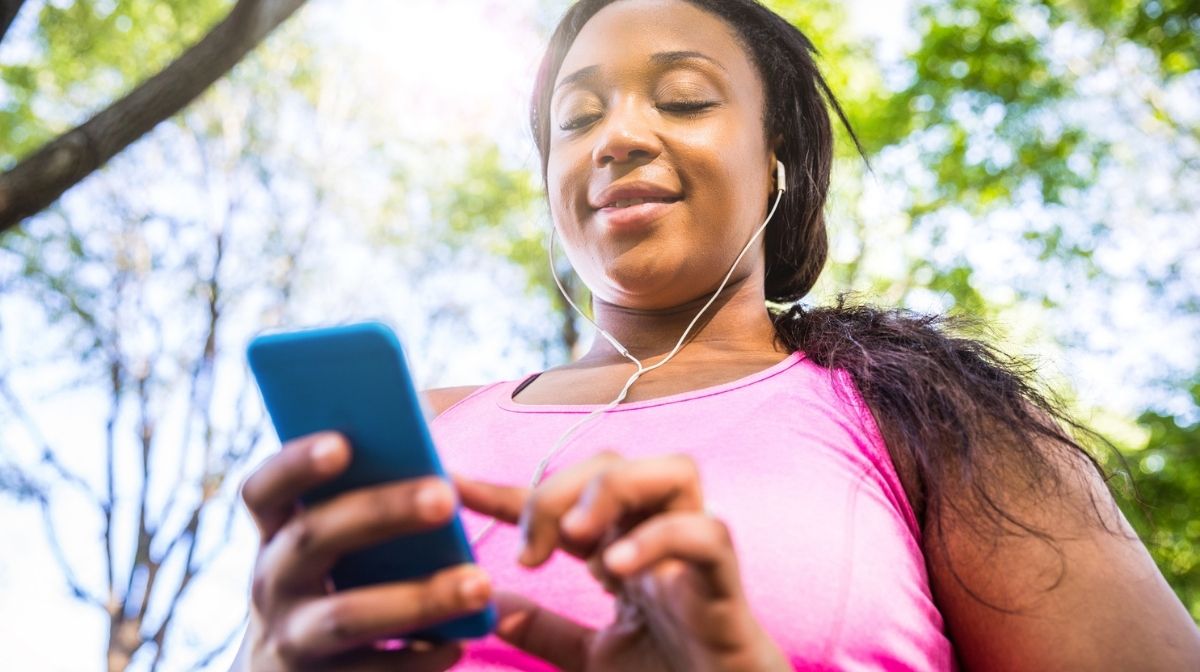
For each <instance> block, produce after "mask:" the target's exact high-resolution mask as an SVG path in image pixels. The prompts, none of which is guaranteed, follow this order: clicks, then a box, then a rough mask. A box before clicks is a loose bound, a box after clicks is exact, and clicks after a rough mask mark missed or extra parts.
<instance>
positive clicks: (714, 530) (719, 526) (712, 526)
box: [708, 518, 733, 546]
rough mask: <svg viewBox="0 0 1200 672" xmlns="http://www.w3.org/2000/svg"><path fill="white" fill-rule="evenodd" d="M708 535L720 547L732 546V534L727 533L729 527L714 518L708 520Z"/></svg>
mask: <svg viewBox="0 0 1200 672" xmlns="http://www.w3.org/2000/svg"><path fill="white" fill-rule="evenodd" d="M708 530H709V535H710V536H711V538H712V539H713V541H715V542H716V543H717V544H720V545H721V546H732V545H733V534H732V533H731V532H730V531H729V525H728V524H727V523H726V522H725V521H723V520H718V519H716V518H709V523H708Z"/></svg>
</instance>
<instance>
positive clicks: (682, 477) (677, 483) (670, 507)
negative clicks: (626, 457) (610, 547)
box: [561, 455, 704, 547]
mask: <svg viewBox="0 0 1200 672" xmlns="http://www.w3.org/2000/svg"><path fill="white" fill-rule="evenodd" d="M702 510H704V498H703V495H702V494H701V491H700V472H699V469H698V468H697V467H696V463H695V462H694V461H693V460H692V459H691V458H690V457H687V456H685V455H667V456H663V457H654V458H648V459H643V460H636V461H626V462H620V463H617V464H613V465H611V466H609V467H608V468H607V469H605V470H603V471H601V472H599V473H597V474H595V475H594V476H593V477H592V479H591V480H590V481H589V482H588V484H587V488H586V489H585V490H584V492H583V496H582V497H581V498H580V499H579V502H578V503H577V504H576V505H575V507H574V508H572V509H571V510H570V511H569V512H567V513H566V514H565V515H564V516H563V519H562V530H561V531H562V532H563V534H564V536H565V537H567V538H568V539H570V540H571V541H572V542H574V543H576V544H579V545H581V546H584V547H588V546H592V547H594V546H595V545H596V544H598V543H600V541H601V540H602V538H603V537H604V536H605V535H606V533H608V532H609V531H610V530H612V528H613V527H615V526H618V525H620V524H621V521H622V520H625V519H627V518H628V517H630V516H632V515H635V514H638V513H646V514H649V513H656V512H659V511H702ZM625 524H626V525H628V524H629V523H625Z"/></svg>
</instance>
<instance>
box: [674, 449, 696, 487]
mask: <svg viewBox="0 0 1200 672" xmlns="http://www.w3.org/2000/svg"><path fill="white" fill-rule="evenodd" d="M667 459H669V460H670V461H671V465H672V466H673V467H674V468H675V469H677V470H678V471H679V473H680V475H682V476H683V477H684V478H686V479H687V480H689V481H699V480H700V465H698V464H696V460H694V459H692V456H691V455H685V454H683V453H675V454H673V455H670V456H668V458H667Z"/></svg>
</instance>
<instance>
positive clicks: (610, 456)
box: [593, 448, 623, 464]
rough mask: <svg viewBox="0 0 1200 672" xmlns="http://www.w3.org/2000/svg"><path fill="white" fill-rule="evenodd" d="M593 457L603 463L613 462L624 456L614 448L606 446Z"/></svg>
mask: <svg viewBox="0 0 1200 672" xmlns="http://www.w3.org/2000/svg"><path fill="white" fill-rule="evenodd" d="M593 459H595V460H596V461H597V462H600V463H601V464H611V463H613V462H619V461H621V460H622V459H623V458H622V457H621V454H620V453H618V452H617V451H615V450H613V449H612V448H605V449H604V450H601V451H600V452H598V453H596V457H595V458H593Z"/></svg>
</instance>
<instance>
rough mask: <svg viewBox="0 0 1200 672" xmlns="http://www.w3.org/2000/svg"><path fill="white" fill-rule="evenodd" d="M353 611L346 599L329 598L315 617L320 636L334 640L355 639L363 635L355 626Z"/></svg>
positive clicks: (317, 631)
mask: <svg viewBox="0 0 1200 672" xmlns="http://www.w3.org/2000/svg"><path fill="white" fill-rule="evenodd" d="M355 623H356V622H355V620H354V618H353V611H352V610H351V609H350V608H349V607H348V606H347V603H346V601H345V600H339V599H337V598H336V597H331V598H327V599H326V600H325V601H324V603H323V605H322V606H321V607H319V611H318V612H317V614H316V617H315V629H316V633H317V635H318V636H319V637H322V638H325V639H327V640H331V641H334V642H349V641H353V640H355V639H356V638H358V637H359V636H360V635H361V632H360V631H359V630H358V628H357V627H355Z"/></svg>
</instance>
